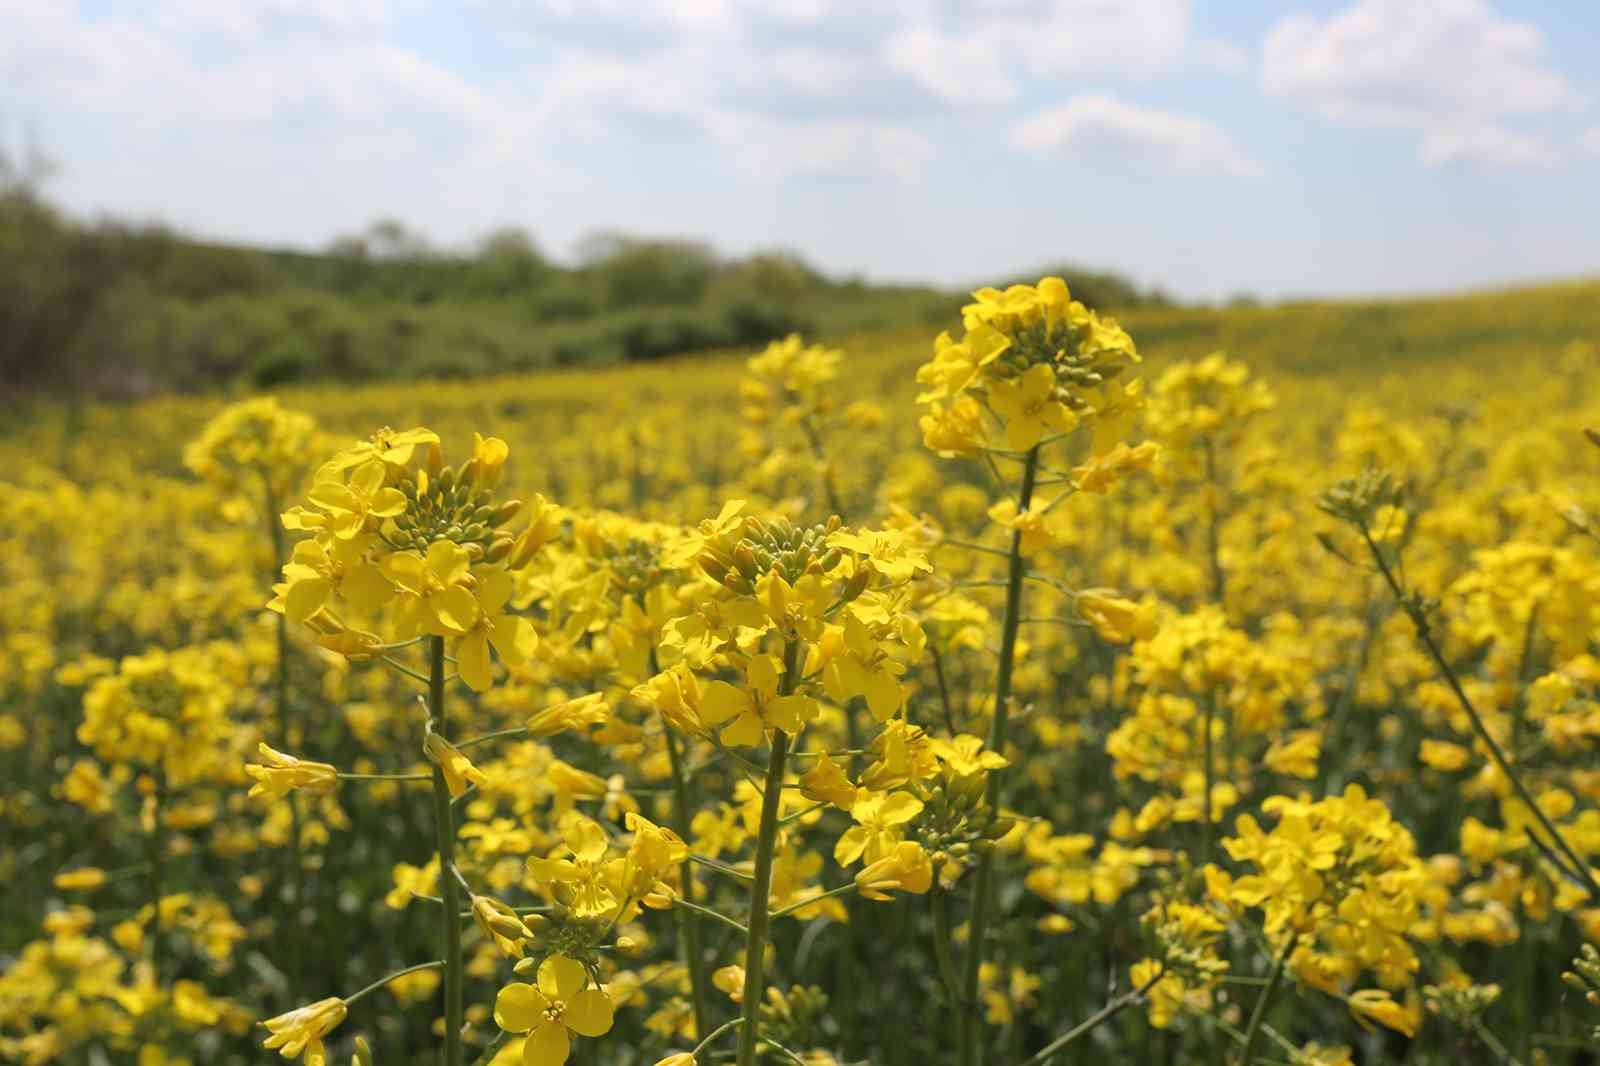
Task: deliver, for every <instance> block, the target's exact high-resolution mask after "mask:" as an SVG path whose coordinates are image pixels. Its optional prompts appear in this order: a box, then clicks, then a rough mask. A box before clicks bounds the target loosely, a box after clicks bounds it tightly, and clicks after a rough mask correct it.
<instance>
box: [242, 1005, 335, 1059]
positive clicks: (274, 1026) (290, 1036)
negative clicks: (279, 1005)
mask: <svg viewBox="0 0 1600 1066" xmlns="http://www.w3.org/2000/svg"><path fill="white" fill-rule="evenodd" d="M348 1013H349V1011H348V1010H346V1008H345V1005H344V1000H342V999H339V998H338V997H337V996H330V997H329V998H327V999H319V1000H318V1001H317V1002H315V1003H310V1004H307V1005H306V1006H304V1007H296V1008H295V1009H294V1010H292V1011H289V1012H288V1013H286V1014H280V1015H278V1016H277V1017H276V1018H268V1019H267V1020H266V1021H265V1022H262V1023H261V1024H262V1025H264V1026H266V1028H267V1032H268V1033H270V1034H271V1035H270V1036H268V1037H267V1039H266V1040H265V1041H264V1042H263V1043H262V1046H263V1047H265V1048H266V1049H268V1050H269V1051H271V1050H277V1052H278V1054H280V1055H282V1056H283V1057H284V1058H286V1059H292V1058H297V1057H299V1055H300V1054H301V1053H302V1052H304V1053H305V1058H306V1062H307V1064H308V1066H323V1064H325V1063H326V1062H327V1061H328V1052H327V1049H326V1048H324V1047H323V1046H322V1038H323V1037H325V1036H327V1035H328V1034H329V1033H330V1032H332V1031H333V1030H334V1028H336V1027H337V1026H338V1024H339V1023H340V1022H342V1021H344V1018H345V1015H346V1014H348Z"/></svg>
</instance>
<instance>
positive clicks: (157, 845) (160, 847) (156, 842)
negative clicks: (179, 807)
mask: <svg viewBox="0 0 1600 1066" xmlns="http://www.w3.org/2000/svg"><path fill="white" fill-rule="evenodd" d="M152 776H153V777H154V778H155V792H154V793H153V797H152V798H153V799H154V800H155V817H154V819H153V820H152V821H153V824H152V825H151V827H150V832H149V833H148V834H146V836H145V863H146V865H147V866H149V868H150V903H151V905H152V906H153V907H154V908H155V913H154V914H153V916H152V917H151V919H150V967H151V969H153V970H154V971H155V974H156V980H158V981H159V980H160V979H161V959H162V956H163V954H165V948H166V943H165V941H166V936H165V934H164V932H163V930H162V925H163V922H162V918H161V895H162V892H163V882H164V880H165V875H166V853H167V835H166V827H165V826H164V825H163V824H162V808H163V807H164V806H165V805H166V792H167V784H166V777H165V775H164V774H163V773H162V771H161V768H160V767H157V768H156V770H155V772H154V773H153V774H152Z"/></svg>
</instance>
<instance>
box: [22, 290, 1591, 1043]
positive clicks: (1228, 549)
mask: <svg viewBox="0 0 1600 1066" xmlns="http://www.w3.org/2000/svg"><path fill="white" fill-rule="evenodd" d="M1482 299H1484V300H1486V301H1488V300H1492V299H1494V298H1492V297H1484V298H1482ZM1502 299H1503V301H1504V304H1505V306H1503V307H1499V308H1496V307H1493V306H1490V307H1489V308H1488V310H1487V312H1486V313H1487V314H1488V315H1489V316H1491V317H1492V316H1496V315H1501V316H1513V317H1514V316H1515V315H1516V314H1517V313H1518V312H1517V310H1516V308H1515V307H1514V306H1512V305H1513V303H1514V301H1513V300H1512V299H1511V298H1510V297H1505V298H1502ZM1240 314H1241V315H1244V314H1248V312H1240ZM1445 325H1446V326H1447V325H1448V324H1447V323H1446V324H1445ZM1549 328H1550V326H1549V323H1548V322H1545V323H1544V324H1543V327H1542V328H1541V329H1540V330H1538V331H1531V330H1530V333H1529V336H1530V337H1533V336H1535V332H1537V336H1538V337H1539V338H1541V340H1538V341H1535V340H1529V341H1527V342H1523V343H1517V344H1507V345H1503V346H1501V347H1500V348H1497V349H1494V350H1492V351H1488V352H1487V353H1485V352H1482V351H1479V352H1478V354H1477V355H1476V356H1475V357H1473V358H1462V359H1459V360H1449V359H1444V360H1441V359H1431V360H1428V361H1419V362H1413V363H1407V361H1406V360H1405V358H1404V357H1403V356H1395V355H1394V354H1393V353H1385V352H1382V351H1369V352H1366V353H1365V357H1364V358H1362V359H1360V360H1357V361H1352V362H1350V363H1349V364H1348V365H1343V366H1338V365H1333V366H1330V365H1326V363H1327V361H1326V360H1323V361H1322V362H1321V363H1318V362H1317V361H1316V360H1314V359H1313V360H1302V361H1301V362H1300V363H1298V364H1296V363H1293V361H1286V360H1259V359H1255V358H1253V357H1252V356H1253V353H1252V352H1250V351H1245V350H1234V351H1230V352H1229V353H1227V354H1226V355H1224V354H1221V353H1217V354H1206V353H1205V352H1204V351H1198V352H1196V351H1187V350H1184V346H1183V345H1181V344H1179V345H1175V346H1174V350H1170V351H1164V350H1160V349H1159V348H1151V349H1146V350H1141V347H1140V338H1139V328H1138V326H1137V324H1136V323H1129V324H1128V325H1127V329H1124V327H1123V326H1119V325H1118V324H1117V323H1116V322H1114V321H1112V320H1111V319H1109V318H1106V317H1101V316H1098V315H1096V314H1095V313H1093V312H1090V311H1088V310H1086V309H1085V308H1084V307H1083V306H1082V305H1081V304H1078V303H1076V302H1074V301H1072V299H1071V297H1070V295H1069V292H1068V289H1067V286H1066V284H1064V283H1063V282H1062V281H1061V280H1059V279H1055V278H1046V279H1042V280H1041V281H1040V282H1039V283H1038V284H1037V285H1034V286H1014V287H1012V288H1010V289H1007V290H1004V291H996V290H982V291H980V292H978V293H977V294H975V295H974V297H973V300H972V302H971V303H970V304H969V305H968V306H967V307H966V308H965V310H964V311H963V312H962V313H961V314H960V316H959V317H958V318H956V319H955V320H953V321H952V322H951V323H950V330H949V332H948V333H945V334H941V335H940V336H939V337H937V338H932V337H928V336H924V335H921V334H912V335H891V336H886V337H878V338H864V339H861V340H860V341H859V342H857V343H853V344H851V345H850V346H848V348H847V349H846V350H834V349H830V348H826V347H821V346H816V345H808V344H807V343H806V342H804V341H802V340H800V339H799V338H791V339H790V340H788V341H784V342H778V343H775V344H773V345H772V346H771V347H769V348H768V349H767V350H766V351H765V352H763V353H760V354H759V355H756V356H754V357H751V358H748V359H743V358H741V359H729V358H721V359H717V358H705V359H692V360H691V359H686V360H679V361H674V362H670V363H664V364H656V365H651V366H647V367H635V368H620V369H613V370H599V371H585V372H582V373H576V372H574V373H570V374H547V375H542V376H534V377H522V378H514V379H504V380H493V381H480V382H473V383H436V384H427V385H415V384H411V385H406V386H405V387H363V388H335V387H321V388H314V389H303V390H295V391H288V392H283V393H280V394H277V395H274V396H270V397H257V398H249V399H245V400H243V401H241V402H237V403H233V404H228V403H225V402H224V401H221V400H218V399H202V398H167V399H158V400H152V401H147V402H144V403H142V404H138V405H133V406H119V407H112V406H97V405H93V404H77V405H71V406H64V405H57V406H38V407H31V408H29V409H28V410H26V411H23V412H19V413H18V414H16V415H15V416H8V421H7V422H6V424H5V427H4V429H5V435H4V436H3V437H0V589H3V595H0V833H3V836H0V875H3V883H4V884H5V886H6V889H5V900H6V902H5V904H4V906H3V907H0V1061H3V1062H16V1063H24V1064H29V1066H39V1064H45V1063H64V1064H86V1066H109V1064H122V1063H130V1064H137V1066H201V1064H205V1066H213V1064H236V1063H257V1062H266V1061H271V1060H274V1059H275V1058H276V1056H278V1055H282V1056H284V1057H285V1058H289V1059H299V1060H301V1061H303V1062H306V1063H312V1064H318V1066H320V1064H323V1063H337V1064H339V1066H344V1064H346V1063H358V1064H362V1066H372V1064H374V1063H377V1064H381V1066H401V1064H413V1063H426V1064H431V1063H434V1062H441V1063H444V1064H445V1066H465V1064H469V1063H494V1064H499V1066H512V1064H516V1063H524V1064H526V1066H560V1064H561V1063H563V1062H572V1063H581V1064H616V1066H623V1064H637V1066H652V1064H654V1066H691V1064H692V1063H696V1062H698V1063H720V1062H735V1063H737V1064H738V1066H753V1064H755V1063H763V1064H767V1066H778V1064H782V1063H801V1064H803V1066H826V1064H834V1063H838V1064H847V1063H872V1064H875V1066H899V1064H912V1063H915V1064H919V1066H922V1064H927V1063H941V1064H942V1063H952V1064H959V1066H978V1064H980V1063H981V1064H988V1066H1039V1064H1043V1063H1047V1062H1049V1063H1057V1064H1069V1063H1089V1062H1096V1063H1099V1062H1107V1061H1110V1062H1118V1063H1123V1062H1126V1063H1204V1064H1224V1063H1227V1064H1259V1063H1274V1064H1280V1066H1281V1064H1292V1066H1338V1064H1349V1063H1360V1064H1377V1063H1400V1062H1404V1063H1413V1064H1419V1066H1420V1064H1443V1063H1452V1064H1470V1063H1493V1062H1503V1063H1522V1064H1526V1066H1532V1064H1534V1063H1543V1062H1548V1063H1567V1064H1574V1066H1576V1064H1580V1063H1592V1062H1594V1061H1595V1049H1596V1047H1597V1046H1600V1045H1597V1043H1596V1041H1597V1038H1600V1033H1597V1031H1596V1030H1597V1026H1600V953H1596V951H1595V948H1593V947H1590V946H1589V945H1590V943H1591V942H1596V941H1600V881H1597V878H1600V762H1597V760H1596V753H1597V751H1600V700H1597V699H1596V698H1595V694H1596V689H1597V687H1600V654H1597V652H1600V649H1597V648H1596V639H1597V637H1600V628H1597V627H1600V544H1597V543H1596V541H1597V539H1600V519H1597V520H1596V523H1595V524H1594V525H1593V526H1591V524H1590V520H1589V519H1588V518H1587V517H1586V515H1587V514H1588V513H1594V514H1597V515H1600V448H1597V447H1596V444H1597V443H1600V438H1596V437H1593V435H1586V432H1585V431H1586V428H1587V427H1589V426H1591V425H1594V424H1596V423H1600V409H1597V401H1600V357H1597V353H1596V350H1595V348H1594V347H1593V345H1592V343H1591V342H1592V341H1593V339H1594V338H1593V336H1584V335H1581V334H1577V335H1569V336H1567V337H1565V338H1564V339H1563V340H1562V341H1561V342H1560V343H1557V344H1547V343H1543V341H1542V338H1544V337H1545V336H1547V335H1548V333H1549ZM1130 331H1131V335H1130ZM1480 347H1481V346H1480ZM1108 1056H1109V1057H1108Z"/></svg>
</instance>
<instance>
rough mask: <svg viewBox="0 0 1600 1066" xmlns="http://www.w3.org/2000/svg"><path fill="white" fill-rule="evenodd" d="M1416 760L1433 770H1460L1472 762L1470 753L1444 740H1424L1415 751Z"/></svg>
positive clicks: (1458, 745)
mask: <svg viewBox="0 0 1600 1066" xmlns="http://www.w3.org/2000/svg"><path fill="white" fill-rule="evenodd" d="M1417 758H1418V760H1420V761H1421V762H1422V763H1423V764H1424V765H1426V766H1431V767H1433V768H1434V769H1435V770H1444V771H1446V772H1449V771H1452V770H1460V769H1463V768H1465V767H1466V765H1467V763H1469V762H1471V761H1472V752H1471V751H1469V750H1468V749H1466V748H1464V747H1462V746H1461V745H1460V744H1451V743H1450V742H1449V741H1445V740H1424V741H1423V742H1422V746H1421V747H1420V748H1419V749H1418V750H1417Z"/></svg>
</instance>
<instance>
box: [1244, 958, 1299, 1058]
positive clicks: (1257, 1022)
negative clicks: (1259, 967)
mask: <svg viewBox="0 0 1600 1066" xmlns="http://www.w3.org/2000/svg"><path fill="white" fill-rule="evenodd" d="M1294 942H1295V938H1294V937H1292V936H1291V937H1290V938H1289V939H1288V940H1286V941H1284V944H1283V950H1282V951H1280V952H1278V955H1277V957H1276V958H1274V959H1273V960H1272V972H1271V973H1270V974H1268V975H1267V986H1266V987H1265V988H1263V989H1262V990H1261V995H1259V996H1257V997H1256V1005H1255V1009H1254V1010H1252V1011H1251V1012H1250V1024H1249V1025H1248V1026H1247V1027H1246V1028H1245V1031H1244V1047H1243V1049H1242V1050H1240V1052H1239V1066H1250V1064H1251V1063H1252V1062H1253V1061H1255V1052H1256V1044H1257V1042H1258V1041H1260V1039H1261V1025H1262V1023H1263V1022H1265V1021H1266V1020H1267V1008H1268V1007H1270V1006H1271V1005H1272V998H1273V997H1274V996H1276V995H1277V994H1278V988H1279V986H1281V985H1282V984H1283V965H1284V963H1286V962H1288V961H1289V953H1290V952H1291V951H1293V950H1294Z"/></svg>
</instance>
